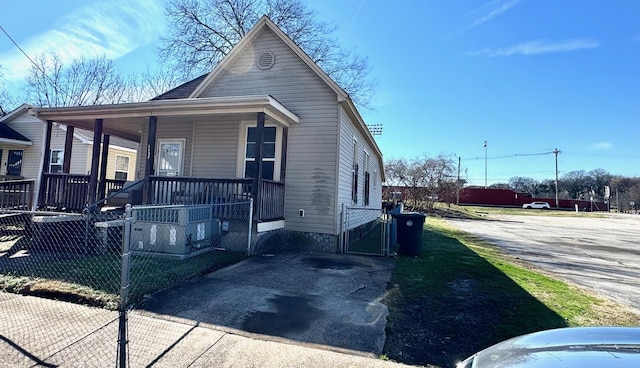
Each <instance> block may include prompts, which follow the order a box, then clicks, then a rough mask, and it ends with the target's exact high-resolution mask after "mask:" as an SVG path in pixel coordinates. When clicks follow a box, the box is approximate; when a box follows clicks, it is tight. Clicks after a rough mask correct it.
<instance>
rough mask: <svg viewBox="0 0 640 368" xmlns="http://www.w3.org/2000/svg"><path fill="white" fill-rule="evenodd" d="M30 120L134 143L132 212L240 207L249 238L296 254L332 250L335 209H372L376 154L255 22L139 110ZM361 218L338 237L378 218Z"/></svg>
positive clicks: (304, 61)
mask: <svg viewBox="0 0 640 368" xmlns="http://www.w3.org/2000/svg"><path fill="white" fill-rule="evenodd" d="M35 113H36V114H37V115H38V116H39V117H40V118H41V119H43V120H47V121H50V122H53V121H56V122H58V123H61V124H66V125H69V126H76V127H82V128H84V129H92V130H93V131H94V132H98V135H97V136H99V133H100V132H102V133H108V134H111V135H113V136H121V137H124V138H129V139H132V140H139V141H140V147H141V148H142V149H141V150H140V152H139V156H138V157H139V159H138V161H137V162H138V164H137V165H138V166H137V169H136V179H144V180H145V191H144V203H147V204H165V203H171V204H176V203H183V204H190V203H213V202H214V201H218V200H229V198H231V196H234V198H235V197H240V196H246V197H252V198H253V199H254V201H255V203H256V206H255V216H256V219H257V224H255V227H256V231H257V232H258V233H259V234H265V235H266V234H267V233H270V234H271V233H277V234H278V239H279V240H280V241H284V242H286V243H288V244H294V245H296V246H298V247H303V248H306V249H318V250H325V251H336V250H337V249H339V248H338V246H339V245H338V238H339V234H340V231H341V224H340V213H341V211H342V208H343V206H347V207H360V208H371V209H380V208H381V205H382V203H381V191H382V182H383V181H384V174H383V162H382V153H381V151H380V149H379V148H378V146H377V144H376V143H375V141H374V139H373V137H372V135H371V133H370V132H369V130H368V129H367V127H366V125H365V123H364V121H363V119H362V117H361V116H360V114H359V113H358V111H357V109H356V107H355V106H354V104H353V102H352V101H351V99H350V97H349V96H348V95H347V93H346V92H345V91H344V90H343V89H341V88H340V87H339V86H338V85H337V84H336V83H335V82H334V81H333V80H332V79H331V78H330V77H329V76H328V75H327V74H326V73H324V72H323V71H322V70H321V68H320V67H318V66H317V65H316V64H315V63H313V61H312V60H311V59H310V58H309V56H308V55H307V54H305V53H304V51H302V50H301V49H300V48H299V47H298V46H297V45H296V44H295V43H294V42H293V41H291V39H289V38H288V37H287V36H286V35H285V34H284V33H283V32H282V31H281V30H280V29H279V28H278V27H277V26H276V25H275V24H274V23H273V22H272V21H271V20H270V19H269V18H267V17H266V16H264V17H262V18H261V19H260V20H259V21H258V23H257V24H256V25H255V26H254V28H252V29H251V31H250V32H248V33H247V35H246V36H245V37H244V38H243V39H242V40H241V41H240V42H239V43H238V44H237V45H236V46H235V47H234V48H233V49H232V51H231V52H230V53H229V54H228V55H227V56H226V57H225V58H224V59H223V60H222V61H221V62H220V63H219V64H218V66H217V67H216V68H215V69H214V70H213V71H212V72H211V73H209V74H207V75H203V76H201V77H199V78H196V79H194V80H192V81H190V82H187V83H185V84H184V85H182V86H179V87H177V88H175V89H173V90H171V91H169V92H167V93H165V94H163V95H160V96H158V97H156V98H155V99H153V100H151V101H147V102H140V103H130V104H117V105H103V106H78V107H66V108H45V109H35ZM96 152H98V151H96V150H93V153H94V154H93V156H94V157H95V156H97V153H96ZM93 165H94V167H95V163H94V164H93ZM94 172H95V170H92V175H94V176H95V175H97V174H94ZM95 180H96V179H95V178H94V179H93V182H95ZM176 188H178V189H179V190H176ZM246 197H245V198H246ZM367 213H368V215H365V216H360V217H359V218H358V219H357V220H354V219H352V221H351V223H350V224H348V227H350V228H353V227H356V226H360V225H364V224H366V223H370V222H373V221H376V220H377V219H378V218H379V216H380V213H379V212H376V211H368V212H367ZM343 230H344V229H343Z"/></svg>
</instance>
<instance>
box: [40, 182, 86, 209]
mask: <svg viewBox="0 0 640 368" xmlns="http://www.w3.org/2000/svg"><path fill="white" fill-rule="evenodd" d="M42 180H44V187H43V188H44V193H43V194H42V202H41V203H40V207H54V208H57V209H66V210H72V211H75V210H77V211H79V210H82V209H84V208H85V207H86V206H87V203H88V202H89V201H88V200H89V175H74V174H52V173H45V174H42Z"/></svg>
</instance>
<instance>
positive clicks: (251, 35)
mask: <svg viewBox="0 0 640 368" xmlns="http://www.w3.org/2000/svg"><path fill="white" fill-rule="evenodd" d="M263 28H268V29H270V30H271V31H272V32H273V33H274V34H275V35H276V36H277V37H278V38H280V39H281V40H282V42H284V44H285V45H287V47H289V49H291V51H293V52H294V53H295V54H296V56H298V57H299V58H300V60H302V62H303V63H305V64H307V66H308V67H309V68H310V69H311V70H313V71H314V72H315V73H316V74H317V75H318V77H319V78H320V79H322V81H323V82H325V83H326V85H327V86H328V87H329V88H331V90H333V92H334V93H335V94H336V95H337V100H338V101H344V100H346V99H348V98H349V95H348V94H347V93H346V92H345V91H344V90H343V89H342V88H341V87H340V86H339V85H338V84H337V83H336V82H335V81H334V80H333V79H331V77H329V76H328V75H327V73H325V72H324V71H323V70H322V68H320V67H319V66H318V65H317V64H316V63H314V62H313V60H312V59H311V58H310V57H309V55H307V53H305V52H304V51H303V50H302V49H301V48H300V47H299V46H298V45H296V44H295V42H293V41H292V40H291V38H289V36H287V35H286V34H285V33H284V32H282V30H281V29H280V28H278V26H277V25H276V24H275V23H273V21H272V20H271V19H269V17H267V16H266V15H263V16H262V17H261V18H260V19H259V20H258V22H257V23H256V24H255V25H254V26H253V28H251V30H249V32H247V33H246V34H245V35H244V37H242V39H241V40H240V42H238V43H237V44H236V45H235V46H234V47H233V48H232V49H231V51H230V52H229V53H228V54H227V56H225V57H224V58H223V59H222V61H220V62H219V63H218V65H216V67H215V68H214V69H213V70H212V71H211V73H209V75H207V76H206V77H205V78H204V80H203V81H202V82H201V83H200V84H199V85H198V87H196V89H194V90H193V92H192V93H191V95H190V96H189V98H196V97H199V96H200V95H201V94H202V93H203V92H204V91H205V90H206V89H207V87H209V86H210V85H211V84H212V83H213V81H214V80H216V78H217V77H218V76H219V75H220V74H221V73H223V71H224V70H226V68H227V67H228V66H229V65H230V64H232V63H233V62H235V60H236V57H237V56H238V55H240V54H241V53H242V50H243V49H244V48H245V47H250V44H251V43H252V42H253V41H254V39H255V37H256V36H258V35H259V34H260V32H262V29H263Z"/></svg>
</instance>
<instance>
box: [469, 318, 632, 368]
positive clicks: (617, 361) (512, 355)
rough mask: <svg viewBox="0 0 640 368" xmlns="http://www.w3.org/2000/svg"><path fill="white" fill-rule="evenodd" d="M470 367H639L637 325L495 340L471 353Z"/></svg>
mask: <svg viewBox="0 0 640 368" xmlns="http://www.w3.org/2000/svg"><path fill="white" fill-rule="evenodd" d="M473 366H474V367H488V368H491V367H526V368H537V367H545V368H554V367H640V328H639V327H574V328H562V329H555V330H547V331H541V332H536V333H532V334H528V335H524V336H519V337H516V338H513V339H511V340H507V341H504V342H501V343H498V344H496V345H494V346H492V347H490V348H488V349H485V350H483V351H481V352H479V353H478V354H476V355H475V357H474V362H473Z"/></svg>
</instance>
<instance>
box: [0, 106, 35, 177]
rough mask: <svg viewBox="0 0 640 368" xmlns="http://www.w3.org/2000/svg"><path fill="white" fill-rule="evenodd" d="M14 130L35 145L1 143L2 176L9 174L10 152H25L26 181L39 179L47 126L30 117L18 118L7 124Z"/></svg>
mask: <svg viewBox="0 0 640 368" xmlns="http://www.w3.org/2000/svg"><path fill="white" fill-rule="evenodd" d="M7 125H9V126H10V127H11V128H12V129H14V130H15V131H17V132H19V133H20V134H22V135H24V136H25V137H27V138H29V139H30V140H31V142H33V144H32V145H31V146H21V145H13V144H6V143H0V149H2V162H1V166H0V175H6V173H7V157H8V151H9V150H23V156H22V176H23V177H24V178H25V179H33V180H37V179H38V174H39V173H40V170H41V168H42V147H43V142H44V129H45V125H44V123H43V122H42V120H40V119H38V118H36V117H34V116H29V115H26V114H24V115H22V116H18V117H16V118H15V119H13V120H11V121H10V122H8V123H7Z"/></svg>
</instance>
